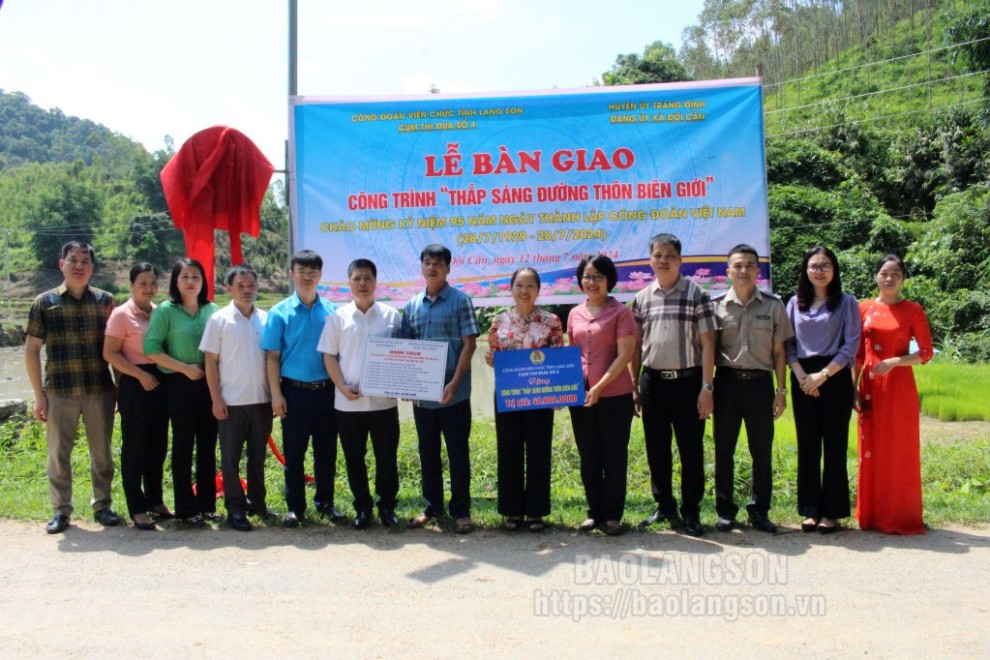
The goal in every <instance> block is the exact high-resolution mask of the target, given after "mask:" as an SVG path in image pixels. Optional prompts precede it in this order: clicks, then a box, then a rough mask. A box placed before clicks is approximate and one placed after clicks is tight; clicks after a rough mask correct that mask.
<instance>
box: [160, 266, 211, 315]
mask: <svg viewBox="0 0 990 660" xmlns="http://www.w3.org/2000/svg"><path fill="white" fill-rule="evenodd" d="M190 267H191V268H195V269H196V270H198V271H199V275H200V277H202V278H203V286H201V287H199V294H198V295H197V296H196V301H197V302H198V303H199V306H200V307H202V306H203V305H205V304H206V303H208V302H210V298H209V288H210V287H209V286H207V282H206V269H205V268H203V264H201V263H199V262H198V261H196V260H195V259H192V258H190V257H183V258H181V259H179V260H178V261H176V262H175V265H174V266H172V277H171V278H170V279H169V281H168V299H169V300H171V301H172V303H173V304H175V305H181V304H182V293H180V292H179V274H180V273H181V272H182V269H183V268H190Z"/></svg>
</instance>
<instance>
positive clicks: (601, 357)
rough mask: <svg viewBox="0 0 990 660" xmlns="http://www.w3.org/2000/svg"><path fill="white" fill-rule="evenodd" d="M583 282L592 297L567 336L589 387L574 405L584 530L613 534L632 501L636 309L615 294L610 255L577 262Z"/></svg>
mask: <svg viewBox="0 0 990 660" xmlns="http://www.w3.org/2000/svg"><path fill="white" fill-rule="evenodd" d="M577 279H578V286H580V287H581V290H582V291H584V293H585V294H586V295H587V296H588V297H587V300H585V301H584V302H583V303H581V304H580V305H578V306H577V307H575V308H574V309H572V310H571V313H570V315H568V317H567V336H568V338H569V340H570V343H571V345H572V346H578V347H580V349H581V367H582V369H583V371H584V382H585V387H586V388H587V393H586V394H585V403H584V406H583V407H577V406H575V407H572V408H571V424H572V425H573V427H574V441H575V443H576V444H577V448H578V453H579V454H580V456H581V481H582V482H583V483H584V492H585V496H586V497H587V499H588V519H587V520H585V521H584V522H583V523H581V524H580V525H579V526H578V530H580V531H582V532H587V531H591V530H592V529H594V528H595V527H599V526H601V527H602V528H603V529H604V531H605V533H606V534H608V535H609V536H616V535H618V534H621V533H622V523H621V521H622V512H623V509H624V508H625V505H626V467H627V464H628V448H629V429H630V426H631V425H632V418H633V410H634V408H633V394H632V393H633V378H632V373H631V372H630V370H629V362H630V361H631V360H632V357H633V353H634V351H635V350H636V322H635V320H634V319H633V315H632V311H631V310H630V309H629V308H628V307H626V306H625V305H623V304H622V303H620V302H618V301H617V300H615V299H614V298H612V297H611V296H609V295H608V294H609V291H611V290H612V287H614V286H615V283H616V281H617V280H618V274H617V273H616V270H615V264H613V263H612V260H611V259H609V258H608V257H606V256H602V255H598V256H594V257H585V258H584V259H582V260H581V263H580V264H578V267H577Z"/></svg>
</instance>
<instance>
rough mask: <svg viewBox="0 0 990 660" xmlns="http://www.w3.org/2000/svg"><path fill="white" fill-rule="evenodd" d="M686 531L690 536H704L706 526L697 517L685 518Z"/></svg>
mask: <svg viewBox="0 0 990 660" xmlns="http://www.w3.org/2000/svg"><path fill="white" fill-rule="evenodd" d="M684 533H685V534H687V535H688V536H695V537H697V536H704V535H705V528H704V527H702V526H701V521H699V520H698V519H697V518H685V519H684Z"/></svg>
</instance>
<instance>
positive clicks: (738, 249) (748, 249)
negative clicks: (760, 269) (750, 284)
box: [725, 243, 760, 263]
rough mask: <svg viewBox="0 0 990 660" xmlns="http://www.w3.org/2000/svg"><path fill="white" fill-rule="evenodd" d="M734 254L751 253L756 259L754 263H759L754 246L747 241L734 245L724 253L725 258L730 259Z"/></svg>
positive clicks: (758, 256)
mask: <svg viewBox="0 0 990 660" xmlns="http://www.w3.org/2000/svg"><path fill="white" fill-rule="evenodd" d="M734 254H751V255H753V258H754V259H756V263H760V255H759V253H758V252H757V251H756V248H755V247H753V246H752V245H750V244H749V243H740V244H739V245H737V246H735V247H734V248H732V249H731V250H729V252H728V254H726V255H725V258H726V259H731V258H732V255H734Z"/></svg>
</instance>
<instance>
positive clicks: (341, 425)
mask: <svg viewBox="0 0 990 660" xmlns="http://www.w3.org/2000/svg"><path fill="white" fill-rule="evenodd" d="M337 432H338V433H339V434H340V446H341V447H342V448H343V450H344V461H345V462H346V463H347V483H348V484H349V485H350V487H351V494H352V495H353V496H354V510H355V511H356V512H357V513H362V512H364V513H369V512H370V511H371V506H372V500H371V491H370V490H369V488H368V464H367V462H365V455H366V454H367V453H368V435H371V450H372V451H373V452H374V454H375V493H376V494H377V495H378V507H379V508H380V509H395V505H396V504H397V503H398V500H397V499H396V498H397V496H398V494H399V466H398V452H399V408H398V406H393V407H392V408H386V409H385V410H369V411H360V412H344V411H342V410H338V411H337Z"/></svg>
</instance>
